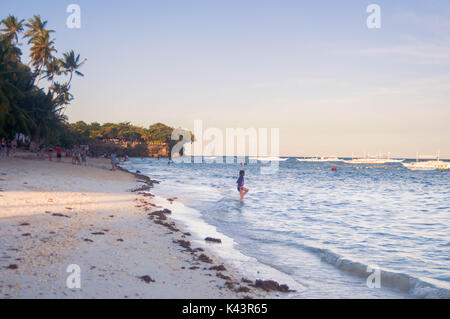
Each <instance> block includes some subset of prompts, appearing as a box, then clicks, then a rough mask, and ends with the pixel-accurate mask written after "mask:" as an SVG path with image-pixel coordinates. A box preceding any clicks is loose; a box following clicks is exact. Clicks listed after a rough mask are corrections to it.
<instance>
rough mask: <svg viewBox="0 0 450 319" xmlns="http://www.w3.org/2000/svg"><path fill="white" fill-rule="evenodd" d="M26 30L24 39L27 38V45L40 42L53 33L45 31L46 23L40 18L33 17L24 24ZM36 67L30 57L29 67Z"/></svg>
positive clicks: (37, 16)
mask: <svg viewBox="0 0 450 319" xmlns="http://www.w3.org/2000/svg"><path fill="white" fill-rule="evenodd" d="M24 25H25V27H26V28H27V30H26V31H25V33H24V38H29V40H28V44H31V43H35V42H40V40H41V39H42V38H43V37H45V36H46V35H47V36H48V34H50V33H52V32H55V31H53V30H47V29H45V26H46V25H47V21H42V19H41V16H39V15H35V16H34V17H33V18H31V19H28V22H27V23H25V24H24ZM32 65H36V61H35V60H34V59H33V57H31V61H30V63H29V65H28V66H29V67H30V68H31V66H32Z"/></svg>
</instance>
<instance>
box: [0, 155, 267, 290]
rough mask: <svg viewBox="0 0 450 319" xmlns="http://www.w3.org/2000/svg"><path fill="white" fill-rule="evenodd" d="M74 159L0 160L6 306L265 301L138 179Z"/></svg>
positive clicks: (1, 276) (1, 285)
mask: <svg viewBox="0 0 450 319" xmlns="http://www.w3.org/2000/svg"><path fill="white" fill-rule="evenodd" d="M27 157H28V158H27ZM69 161H70V159H67V158H63V162H62V163H57V162H56V161H55V160H54V161H53V162H49V161H48V160H44V159H36V156H35V155H33V154H26V153H24V154H16V157H14V158H2V159H0V297H1V298H245V297H253V298H255V297H256V298H260V297H265V296H266V292H265V291H263V290H260V289H256V288H254V287H252V286H251V285H252V284H250V285H249V283H245V282H243V281H242V276H241V275H240V274H239V273H238V272H237V271H236V270H234V269H232V268H231V267H230V266H228V265H226V264H225V263H224V261H223V260H220V259H218V258H217V257H214V256H213V255H211V254H210V252H206V251H203V249H202V248H199V249H197V247H191V246H190V242H189V237H190V234H189V233H186V232H185V231H183V229H182V225H176V224H175V223H174V222H173V221H171V219H170V212H169V211H162V210H163V209H164V207H157V206H156V205H155V204H153V203H152V198H151V195H149V194H146V195H144V193H142V192H139V191H136V189H137V188H139V187H141V186H143V185H144V186H145V184H143V183H142V182H139V181H138V180H137V179H136V176H134V175H133V174H131V173H127V172H123V171H111V170H110V164H109V161H108V160H105V159H95V160H92V159H90V160H89V166H88V167H84V166H76V165H72V164H71V163H70V162H69ZM132 190H135V191H134V192H133V191H132ZM169 208H170V207H169ZM155 212H156V213H155ZM153 213H154V214H153ZM149 214H150V215H151V216H149ZM69 265H78V266H79V267H80V270H81V272H80V279H81V281H80V282H81V288H79V289H78V288H73V289H71V288H68V286H67V283H66V281H67V278H68V277H69V276H70V275H71V273H69V272H67V268H68V266H69ZM221 265H223V267H220V266H221ZM210 268H212V269H210ZM224 268H225V269H226V270H223V269H224ZM237 290H239V291H242V292H237Z"/></svg>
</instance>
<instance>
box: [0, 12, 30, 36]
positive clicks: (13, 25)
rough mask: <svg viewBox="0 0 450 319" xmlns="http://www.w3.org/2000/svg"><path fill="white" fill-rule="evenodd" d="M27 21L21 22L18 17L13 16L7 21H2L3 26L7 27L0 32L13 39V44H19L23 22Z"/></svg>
mask: <svg viewBox="0 0 450 319" xmlns="http://www.w3.org/2000/svg"><path fill="white" fill-rule="evenodd" d="M24 21H25V20H19V19H18V18H17V17H15V16H13V15H9V16H8V17H7V18H6V19H3V20H2V21H1V24H3V25H4V26H5V28H3V29H0V31H4V32H5V36H6V37H8V38H10V39H11V42H12V41H13V40H14V41H15V42H16V43H18V42H19V36H18V34H19V33H21V32H22V31H23V22H24Z"/></svg>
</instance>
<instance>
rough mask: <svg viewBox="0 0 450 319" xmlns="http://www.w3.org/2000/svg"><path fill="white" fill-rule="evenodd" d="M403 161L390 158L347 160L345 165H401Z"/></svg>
mask: <svg viewBox="0 0 450 319" xmlns="http://www.w3.org/2000/svg"><path fill="white" fill-rule="evenodd" d="M403 161H404V160H402V159H388V158H355V159H351V160H345V161H344V163H348V164H386V163H401V162H403Z"/></svg>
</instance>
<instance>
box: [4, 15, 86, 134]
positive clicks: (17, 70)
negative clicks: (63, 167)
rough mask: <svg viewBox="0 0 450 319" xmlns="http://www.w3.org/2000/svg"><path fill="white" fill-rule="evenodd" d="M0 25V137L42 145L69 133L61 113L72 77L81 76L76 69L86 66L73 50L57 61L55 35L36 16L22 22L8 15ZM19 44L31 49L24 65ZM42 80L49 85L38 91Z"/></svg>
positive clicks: (66, 103) (45, 22) (69, 99)
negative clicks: (24, 138)
mask: <svg viewBox="0 0 450 319" xmlns="http://www.w3.org/2000/svg"><path fill="white" fill-rule="evenodd" d="M1 25H2V29H1V33H0V135H1V136H6V137H9V138H11V137H13V136H14V135H15V134H16V133H23V134H25V135H27V136H29V137H30V138H31V139H32V140H34V141H37V142H39V143H42V142H43V141H47V140H48V139H49V138H50V137H55V136H57V135H59V134H60V133H61V132H63V131H64V130H65V129H66V128H67V124H66V123H65V121H66V120H67V118H66V117H65V116H64V110H65V108H66V107H67V106H68V105H69V104H70V101H71V100H72V99H73V96H72V94H71V93H70V88H71V82H72V77H73V75H74V74H76V75H79V76H83V74H82V73H81V72H80V71H79V68H80V67H81V66H82V65H83V64H84V62H85V60H81V58H80V55H77V54H75V52H74V51H73V50H72V51H69V52H67V53H64V54H63V55H62V56H61V57H59V58H58V57H56V56H55V53H56V52H57V51H56V48H55V43H54V41H53V39H52V33H53V32H54V31H53V30H49V29H46V25H47V21H43V20H42V19H41V17H40V16H34V17H33V18H32V19H29V20H28V21H27V22H25V21H24V20H19V19H18V18H17V17H15V16H12V15H9V16H8V17H7V18H6V19H3V20H1ZM20 40H22V41H25V40H26V41H27V44H28V45H29V50H30V61H29V63H28V65H25V64H24V63H23V62H22V60H21V58H22V51H21V49H20V48H19V41H20ZM21 45H23V43H21ZM67 77H69V79H68V80H66V79H67ZM42 79H46V80H47V81H48V82H49V85H48V89H47V90H44V89H42V88H40V87H39V86H38V85H39V82H40V81H41V80H42ZM64 80H66V81H64Z"/></svg>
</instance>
